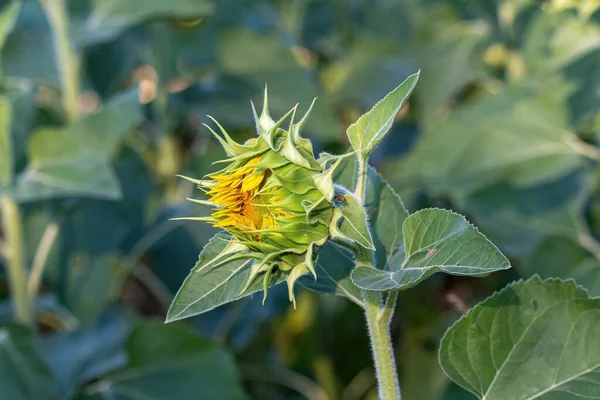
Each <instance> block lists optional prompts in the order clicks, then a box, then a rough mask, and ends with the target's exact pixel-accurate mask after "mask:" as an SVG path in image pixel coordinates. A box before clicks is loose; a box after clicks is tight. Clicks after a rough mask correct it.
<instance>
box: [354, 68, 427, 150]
mask: <svg viewBox="0 0 600 400" xmlns="http://www.w3.org/2000/svg"><path fill="white" fill-rule="evenodd" d="M418 80H419V72H417V73H416V74H413V75H411V76H409V77H408V78H407V79H406V80H405V81H404V82H402V83H401V84H400V86H398V87H397V88H396V89H394V90H393V91H392V92H390V93H389V94H388V95H387V96H385V97H384V98H383V100H381V101H380V102H379V103H377V104H376V105H375V106H374V107H373V108H372V109H371V110H370V111H369V112H367V113H366V114H364V115H363V116H361V117H360V118H359V119H358V121H356V122H355V123H354V124H352V125H350V126H349V127H348V131H347V133H348V139H350V143H351V144H352V147H353V148H354V150H356V151H357V152H358V153H359V154H360V155H361V156H362V157H367V156H369V154H371V153H372V152H373V150H374V149H375V148H376V147H377V145H379V143H380V142H381V141H382V140H383V137H384V136H385V135H386V133H388V131H389V130H390V128H391V127H392V124H393V123H394V119H395V118H396V115H397V114H398V112H399V111H400V109H401V108H402V106H403V105H404V103H405V102H406V100H407V99H408V97H409V96H410V94H411V93H412V91H413V89H414V88H415V86H416V85H417V81H418Z"/></svg>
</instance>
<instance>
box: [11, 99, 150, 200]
mask: <svg viewBox="0 0 600 400" xmlns="http://www.w3.org/2000/svg"><path fill="white" fill-rule="evenodd" d="M142 120H143V114H142V109H141V105H140V104H139V102H138V99H137V90H136V89H133V90H130V91H128V92H125V93H123V94H121V95H118V96H116V97H115V98H113V99H111V100H110V101H109V102H107V103H106V104H105V105H104V106H103V108H101V109H100V111H98V112H95V113H93V114H89V115H86V116H84V117H82V118H80V119H78V120H76V121H75V122H73V123H72V124H71V125H69V126H68V127H66V128H64V129H39V130H38V131H36V132H34V134H33V135H32V137H31V138H30V140H29V143H28V145H29V164H28V166H27V167H26V169H25V170H24V171H23V172H22V173H21V174H19V176H18V177H17V180H16V185H15V186H16V187H15V188H14V189H13V193H12V194H13V195H14V196H15V197H16V198H17V199H18V200H19V201H23V202H26V201H36V200H41V199H51V198H57V197H66V196H84V197H91V198H102V199H118V198H120V196H121V191H120V188H119V184H118V182H117V179H116V177H115V175H114V173H113V171H112V168H111V167H110V165H109V160H110V158H111V157H112V155H113V153H114V152H115V151H116V149H117V148H118V144H119V143H120V141H121V139H122V138H123V137H124V136H125V135H126V134H127V133H130V132H131V131H132V130H133V129H134V128H135V127H137V126H138V125H139V124H140V123H141V122H142Z"/></svg>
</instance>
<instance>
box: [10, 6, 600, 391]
mask: <svg viewBox="0 0 600 400" xmlns="http://www.w3.org/2000/svg"><path fill="white" fill-rule="evenodd" d="M52 1H53V0H45V1H42V2H41V3H40V1H38V0H22V1H21V2H19V3H18V4H17V3H16V2H15V1H10V0H0V45H2V51H1V53H0V54H1V56H0V62H1V74H2V75H1V80H0V131H2V132H3V133H2V134H0V155H2V159H1V160H0V193H1V195H2V196H9V197H10V198H12V199H14V200H15V201H16V202H17V203H18V204H19V206H20V209H21V213H22V222H23V226H22V228H23V237H24V243H23V249H24V256H25V257H24V259H25V262H26V264H27V265H30V266H34V265H35V264H36V259H38V257H36V254H37V255H39V251H40V248H42V246H41V244H43V243H47V242H50V243H51V246H48V247H49V248H48V249H47V250H48V252H47V254H46V257H45V260H46V263H45V270H44V276H43V281H42V285H41V293H42V294H41V295H40V296H39V297H38V298H37V301H36V304H35V306H36V310H37V324H36V328H37V329H35V330H34V331H31V330H29V329H27V328H24V327H22V326H18V325H15V324H14V322H13V320H14V316H13V315H12V313H11V308H10V299H9V296H8V290H7V289H8V288H7V285H6V284H4V283H2V285H0V293H1V295H2V296H3V299H4V300H3V303H2V304H0V322H1V323H2V327H1V328H0V388H1V389H0V390H1V393H0V395H1V396H0V398H2V399H4V398H6V399H10V400H20V399H32V400H33V399H35V400H39V399H42V400H43V399H58V398H76V399H119V400H121V399H139V398H148V399H156V400H158V399H161V400H162V399H175V398H176V399H188V398H189V399H243V398H255V399H284V398H285V399H301V398H308V399H315V400H316V399H332V400H333V399H344V400H353V399H356V400H358V399H374V398H376V389H375V381H374V377H373V371H372V367H371V365H372V363H371V355H370V352H369V348H368V338H367V336H366V333H365V329H364V322H363V315H362V310H361V309H360V308H359V307H357V306H356V305H355V304H353V303H352V302H351V301H349V300H348V299H345V298H342V297H335V296H317V295H316V294H315V293H313V292H310V291H307V290H303V291H301V292H300V293H299V295H298V299H297V301H298V306H297V309H296V310H293V309H292V308H291V307H290V305H289V303H288V301H287V293H286V291H285V288H282V287H279V286H278V287H275V288H273V289H272V291H271V292H270V295H269V298H268V300H267V302H266V304H265V305H264V306H262V305H261V300H262V298H261V297H262V296H254V297H252V298H246V299H243V300H241V301H239V302H236V303H232V304H230V305H227V306H224V307H221V308H218V309H216V310H214V311H212V312H210V313H208V314H205V315H202V316H199V317H196V318H194V319H193V320H192V321H191V322H177V323H175V324H171V325H167V326H162V325H161V324H160V323H158V322H156V321H155V320H154V318H156V317H158V318H160V319H161V320H162V318H163V317H164V314H165V312H166V308H167V307H168V305H169V303H170V301H171V298H172V296H173V293H174V291H175V290H176V289H177V288H178V287H179V285H180V284H181V282H182V281H183V279H184V278H185V276H186V275H187V274H188V272H189V270H190V268H191V266H193V265H194V263H195V262H196V260H197V257H198V253H199V252H200V250H201V248H202V247H203V246H204V244H205V243H206V242H207V241H208V239H209V238H210V237H211V236H213V234H214V230H213V229H212V228H210V227H208V226H206V225H205V224H201V223H196V224H194V223H185V224H183V223H178V222H171V221H169V220H168V219H169V218H171V217H176V216H186V215H190V214H194V215H200V214H201V213H202V212H206V211H205V210H203V209H202V208H199V207H198V208H196V207H195V206H190V205H189V204H187V203H184V201H183V200H184V198H185V197H188V196H189V195H190V194H191V193H192V190H193V186H192V185H191V184H189V183H188V182H185V181H182V180H179V179H177V178H176V177H175V174H177V173H183V174H185V175H189V176H199V177H200V176H203V175H205V174H206V173H208V172H209V171H210V164H211V162H212V161H214V160H217V159H219V158H220V157H221V156H222V153H221V150H220V146H219V144H218V143H216V142H215V140H213V139H212V137H211V135H210V133H209V132H208V131H207V130H206V129H204V128H202V127H201V124H202V123H203V122H206V121H207V118H206V114H210V115H212V116H214V117H215V118H217V119H218V120H219V121H220V122H221V123H222V124H223V125H224V126H225V127H226V129H227V130H228V131H229V132H235V137H236V138H237V139H243V138H247V137H251V136H252V135H254V133H253V132H254V126H253V120H252V114H251V111H250V107H249V101H248V100H249V99H252V100H254V101H255V103H256V102H258V103H260V98H261V96H262V89H263V87H264V85H265V83H267V84H268V86H269V93H270V105H271V107H272V114H273V115H275V116H279V115H281V114H282V113H283V112H285V111H287V110H289V109H290V108H291V107H293V106H294V105H295V104H296V103H300V104H301V108H302V107H304V109H300V110H299V112H301V113H303V112H304V111H305V110H306V107H307V106H308V105H309V104H310V102H311V101H312V99H313V98H314V97H318V100H317V106H316V107H315V110H314V111H313V113H312V115H311V118H310V120H309V123H308V125H307V127H306V133H305V136H307V137H310V138H311V139H313V142H314V145H315V147H316V148H317V149H321V150H327V151H330V152H342V151H344V150H345V149H346V148H347V147H348V146H349V143H348V142H347V139H346V138H345V134H344V132H345V128H346V127H347V126H348V124H349V123H350V122H353V121H354V120H356V118H357V117H358V116H359V115H361V114H362V113H363V112H364V111H366V110H367V109H368V108H370V107H371V106H372V105H373V104H374V103H375V102H376V101H378V100H379V99H380V98H382V97H383V95H385V94H386V93H387V92H388V91H389V90H390V88H393V87H396V86H397V85H398V84H399V83H400V82H402V81H403V80H404V79H405V78H406V77H407V76H408V75H409V74H410V73H412V72H414V71H416V70H418V69H421V71H422V72H421V78H420V83H419V85H418V86H417V88H416V91H415V93H414V94H413V96H412V98H411V100H410V102H409V104H408V105H407V106H405V108H404V109H403V110H402V111H401V113H400V115H401V116H403V120H402V121H401V122H399V123H397V124H395V125H394V127H393V131H392V132H391V133H390V134H389V135H388V136H387V137H386V138H385V139H384V142H383V145H382V146H380V147H379V148H378V149H377V150H376V152H375V153H374V154H373V156H372V158H371V162H372V163H373V164H375V165H376V166H378V167H379V169H380V170H381V171H383V176H384V177H385V178H386V179H388V181H389V182H390V183H391V184H392V186H393V187H394V188H395V189H396V190H397V191H398V192H399V193H400V194H401V195H402V198H403V200H404V202H405V204H406V205H407V206H408V208H409V209H410V210H411V211H415V210H417V209H420V208H422V207H426V206H441V207H448V208H453V209H455V210H457V211H459V212H461V213H463V214H465V215H467V216H468V218H469V219H470V220H471V221H472V222H473V223H475V224H476V225H477V226H479V227H480V229H481V231H482V232H483V233H485V234H486V235H487V236H488V237H489V238H490V239H491V240H492V241H493V242H494V243H495V244H496V245H498V246H499V248H500V249H501V250H502V251H503V252H504V253H505V254H506V255H507V256H509V258H510V260H511V263H512V265H513V266H514V267H516V268H513V269H512V270H510V271H504V272H500V273H496V274H494V275H492V276H491V277H489V278H486V279H473V278H459V277H453V276H441V275H434V276H433V277H431V278H429V279H428V280H427V281H426V282H425V283H424V284H423V285H421V286H419V287H418V288H416V289H413V290H409V291H404V292H401V294H400V297H399V302H398V312H397V315H396V316H395V318H394V320H393V324H392V333H393V338H394V343H395V346H396V348H395V350H396V354H397V357H398V363H399V374H400V379H401V386H402V388H403V394H404V398H405V399H408V400H413V399H422V400H430V399H431V400H435V399H448V400H450V399H452V400H463V399H471V398H473V397H472V396H471V395H470V394H467V393H466V392H464V391H463V390H462V389H459V388H457V387H456V386H454V385H449V383H448V380H447V378H446V377H445V375H444V374H443V372H442V370H441V368H440V367H439V365H438V360H437V349H438V346H439V342H440V339H441V336H442V334H443V332H444V331H445V330H446V328H447V327H448V326H449V325H450V324H451V323H452V322H453V321H454V320H456V319H457V318H458V317H459V316H460V314H461V313H463V312H464V311H465V309H467V308H468V307H469V306H470V305H472V304H474V303H476V302H478V301H480V300H481V299H483V298H484V297H485V296H487V295H489V294H490V293H492V292H493V291H494V290H496V289H499V288H501V287H502V286H504V285H505V284H506V283H507V282H509V281H511V280H513V279H515V278H517V277H518V276H521V277H525V278H526V277H529V276H531V275H532V274H534V273H538V274H540V275H542V276H556V277H563V278H568V277H574V278H575V279H576V280H577V283H578V284H580V285H583V286H584V287H586V288H587V289H588V290H589V291H590V292H591V293H592V294H595V295H598V293H600V244H599V240H600V199H599V196H600V186H599V175H598V171H600V170H599V169H598V162H599V161H600V150H599V149H598V147H597V146H598V144H599V141H600V6H599V4H598V2H597V1H594V0H580V1H576V0H572V1H569V0H564V1H559V0H552V1H550V0H548V1H534V0H498V1H492V0H489V1H459V0H421V1H418V0H373V1H368V0H339V1H327V0H292V1H283V0H270V1H269V0H222V1H214V2H212V1H209V0H170V1H168V2H165V1H159V0H144V1H142V0H137V1H135V0H70V1H66V2H65V4H66V6H67V10H68V18H67V19H66V20H65V22H66V23H65V24H63V25H62V26H63V28H66V31H65V32H63V33H65V34H66V35H67V36H64V38H66V39H67V43H68V44H69V45H70V50H71V52H72V55H74V60H75V62H74V65H75V69H73V70H74V71H76V73H77V75H76V76H72V75H69V69H68V68H65V64H64V61H65V59H68V58H65V55H64V52H61V49H60V48H59V47H58V46H55V45H54V38H55V36H56V30H52V29H51V26H52V21H49V19H48V18H47V17H46V14H45V13H44V8H43V7H42V5H41V4H43V3H44V2H45V3H49V2H52ZM67 56H68V54H67ZM65 71H66V72H65ZM69 79H71V81H70V82H69ZM69 83H70V84H71V87H72V88H73V87H74V88H75V89H76V90H75V92H74V93H75V94H74V98H76V99H77V102H76V105H77V107H76V109H75V110H68V109H67V107H65V106H64V105H65V104H67V105H68V102H66V101H65V100H64V99H65V98H66V97H67V94H68V93H67V94H65V88H68V87H69V86H68V85H69ZM73 83H75V84H73ZM72 114H75V115H76V116H77V117H76V118H75V119H72V117H71V116H72ZM7 137H8V138H9V139H10V140H5V139H6V138H7ZM7 143H8V145H7ZM49 227H57V234H56V239H55V240H54V239H52V240H49V238H50V239H51V233H52V229H49ZM0 233H2V237H4V238H5V237H6V232H0ZM0 243H2V242H1V241H0ZM331 257H332V258H333V259H336V258H337V259H339V258H340V256H339V255H337V256H336V255H335V254H333V255H331ZM340 262H342V261H341V260H340ZM5 271H6V269H5V268H2V269H0V277H1V278H2V282H6V280H7V279H6V274H5ZM313 284H314V283H313ZM310 285H311V284H310V283H308V282H307V283H306V286H309V287H310ZM174 393H176V395H174Z"/></svg>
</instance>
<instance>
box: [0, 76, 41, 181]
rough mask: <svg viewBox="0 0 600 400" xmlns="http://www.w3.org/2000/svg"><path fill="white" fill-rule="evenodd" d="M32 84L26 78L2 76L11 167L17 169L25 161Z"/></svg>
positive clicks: (29, 126) (31, 121)
mask: <svg viewBox="0 0 600 400" xmlns="http://www.w3.org/2000/svg"><path fill="white" fill-rule="evenodd" d="M34 90H35V88H34V86H33V85H32V83H31V81H29V80H28V79H20V78H4V79H3V80H2V90H0V93H2V96H3V97H4V98H5V99H6V100H7V101H8V102H9V103H10V108H11V112H12V115H11V118H10V135H11V140H10V142H11V147H12V155H11V158H12V160H13V168H14V170H15V171H19V170H20V169H21V168H22V167H23V165H25V163H26V155H25V150H26V147H27V141H28V139H29V132H30V130H31V126H32V125H33V123H34V121H33V117H34V113H35V111H36V110H35V103H34V102H35V98H34Z"/></svg>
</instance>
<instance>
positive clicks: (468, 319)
mask: <svg viewBox="0 0 600 400" xmlns="http://www.w3.org/2000/svg"><path fill="white" fill-rule="evenodd" d="M598 337H600V299H590V298H589V295H588V293H587V292H586V291H585V290H584V289H581V288H579V287H577V286H576V285H575V283H574V282H573V281H566V282H565V281H561V280H557V279H554V280H546V281H542V279H540V278H539V277H538V276H534V277H532V278H531V279H529V280H528V281H526V282H523V281H519V282H517V283H514V284H511V285H509V286H507V287H506V288H505V289H503V290H501V291H500V292H498V293H496V294H494V295H492V296H491V297H490V298H488V299H487V300H485V301H484V302H482V303H480V304H479V305H477V306H476V307H474V308H473V309H472V310H471V311H470V312H469V313H468V314H467V315H465V316H464V317H462V318H461V319H460V320H459V321H458V322H457V323H456V324H455V325H454V326H452V327H451V328H450V329H449V330H448V332H447V333H446V335H445V336H444V338H443V340H442V345H441V348H440V362H441V364H442V368H444V371H445V372H446V374H448V376H449V377H450V378H451V379H452V380H454V381H455V382H457V383H458V384H459V385H461V386H462V387H464V388H466V389H467V390H469V391H471V392H472V393H474V394H475V395H477V396H478V397H479V398H481V399H486V400H495V399H498V400H505V399H561V400H563V399H564V400H568V399H573V400H575V399H581V398H586V399H598V398H600V395H599V393H598V387H599V386H600V379H599V376H600V342H599V341H598Z"/></svg>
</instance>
